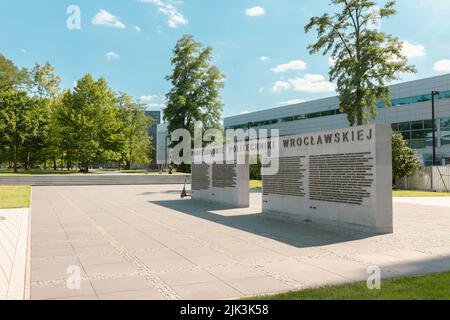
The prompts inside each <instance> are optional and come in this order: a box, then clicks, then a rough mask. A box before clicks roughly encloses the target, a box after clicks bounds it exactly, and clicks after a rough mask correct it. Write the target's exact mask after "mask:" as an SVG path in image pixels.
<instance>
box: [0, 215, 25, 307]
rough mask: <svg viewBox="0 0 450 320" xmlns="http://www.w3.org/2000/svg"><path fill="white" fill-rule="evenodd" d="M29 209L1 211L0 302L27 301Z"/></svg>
mask: <svg viewBox="0 0 450 320" xmlns="http://www.w3.org/2000/svg"><path fill="white" fill-rule="evenodd" d="M29 216H30V210H29V209H2V210H0V217H1V219H0V300H6V299H8V300H23V299H25V295H26V292H25V285H26V283H25V282H26V263H27V252H28V237H29Z"/></svg>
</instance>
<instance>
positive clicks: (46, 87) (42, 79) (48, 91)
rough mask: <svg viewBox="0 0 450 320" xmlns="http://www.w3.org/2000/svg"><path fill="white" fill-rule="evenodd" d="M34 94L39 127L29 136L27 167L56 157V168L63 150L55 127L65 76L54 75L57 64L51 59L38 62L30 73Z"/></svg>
mask: <svg viewBox="0 0 450 320" xmlns="http://www.w3.org/2000/svg"><path fill="white" fill-rule="evenodd" d="M30 78H31V88H30V93H31V95H32V97H33V100H34V103H33V110H32V112H33V122H34V125H33V128H34V129H35V130H34V132H33V134H32V135H30V137H29V139H27V141H25V143H24V147H25V149H26V159H25V161H26V165H25V166H26V167H27V168H28V166H29V165H30V163H31V164H33V163H35V162H38V161H42V162H45V161H46V160H47V159H48V158H50V157H51V158H52V159H53V168H54V170H56V159H57V154H58V153H59V151H58V149H57V148H56V145H55V143H54V142H55V140H54V139H55V134H56V132H55V130H53V129H54V128H55V126H54V125H52V121H53V115H54V111H55V103H56V102H57V101H58V95H59V94H60V89H59V86H60V83H61V79H60V78H59V77H58V76H56V75H55V74H54V67H53V66H52V65H51V64H50V63H49V62H47V63H46V64H45V65H44V66H42V65H40V64H38V63H36V65H35V66H34V68H33V69H32V70H31V72H30Z"/></svg>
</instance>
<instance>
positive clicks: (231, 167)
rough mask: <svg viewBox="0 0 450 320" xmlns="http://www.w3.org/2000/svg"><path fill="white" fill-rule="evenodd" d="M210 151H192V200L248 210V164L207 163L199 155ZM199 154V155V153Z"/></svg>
mask: <svg viewBox="0 0 450 320" xmlns="http://www.w3.org/2000/svg"><path fill="white" fill-rule="evenodd" d="M208 151H210V150H209V149H205V150H201V151H200V150H196V151H194V156H193V157H194V162H193V164H192V177H191V180H192V181H191V189H192V199H194V200H202V201H208V202H216V203H221V204H225V205H228V206H231V207H234V208H248V207H249V203H250V190H249V189H250V186H249V176H250V170H249V165H248V164H237V162H236V161H235V162H234V163H211V162H209V161H208V163H205V162H202V161H200V160H199V155H200V154H202V153H204V152H208ZM200 152H201V153H200Z"/></svg>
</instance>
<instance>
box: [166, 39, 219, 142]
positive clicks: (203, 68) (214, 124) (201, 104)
mask: <svg viewBox="0 0 450 320" xmlns="http://www.w3.org/2000/svg"><path fill="white" fill-rule="evenodd" d="M211 60H212V48H210V47H204V46H203V45H202V44H201V43H199V42H196V41H195V40H194V37H193V36H190V35H187V36H183V37H182V38H181V39H180V40H179V41H178V42H177V44H176V46H175V49H174V51H173V57H172V60H171V62H172V65H173V71H172V74H171V75H169V76H167V77H166V80H168V81H170V83H171V84H172V89H170V91H169V93H168V94H167V95H166V99H167V108H166V109H165V110H164V119H165V120H166V121H167V122H168V129H169V132H173V131H174V130H176V129H187V130H189V131H190V132H191V134H193V132H194V123H195V122H197V121H200V122H202V124H203V127H204V128H219V127H220V120H221V113H222V102H221V97H220V89H222V88H223V87H224V76H223V75H222V74H221V73H220V71H219V69H218V68H217V67H216V66H214V65H213V64H212V62H211Z"/></svg>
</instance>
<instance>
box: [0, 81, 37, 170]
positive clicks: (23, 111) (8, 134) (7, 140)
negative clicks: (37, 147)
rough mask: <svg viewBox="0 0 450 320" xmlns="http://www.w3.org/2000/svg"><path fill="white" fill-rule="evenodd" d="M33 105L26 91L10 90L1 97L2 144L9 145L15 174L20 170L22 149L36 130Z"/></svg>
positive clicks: (0, 129)
mask: <svg viewBox="0 0 450 320" xmlns="http://www.w3.org/2000/svg"><path fill="white" fill-rule="evenodd" d="M32 103H33V101H32V100H31V99H30V98H29V97H28V96H27V94H26V92H24V91H18V90H14V89H10V90H8V91H7V92H3V93H2V94H1V95H0V123H1V124H2V125H1V127H0V133H1V137H2V144H5V145H8V151H9V152H10V156H11V162H12V164H13V167H14V172H17V169H18V168H19V160H20V151H21V147H22V145H23V143H24V142H25V141H26V140H27V139H28V138H29V137H30V135H31V134H32V133H33V130H34V128H33V117H32Z"/></svg>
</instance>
